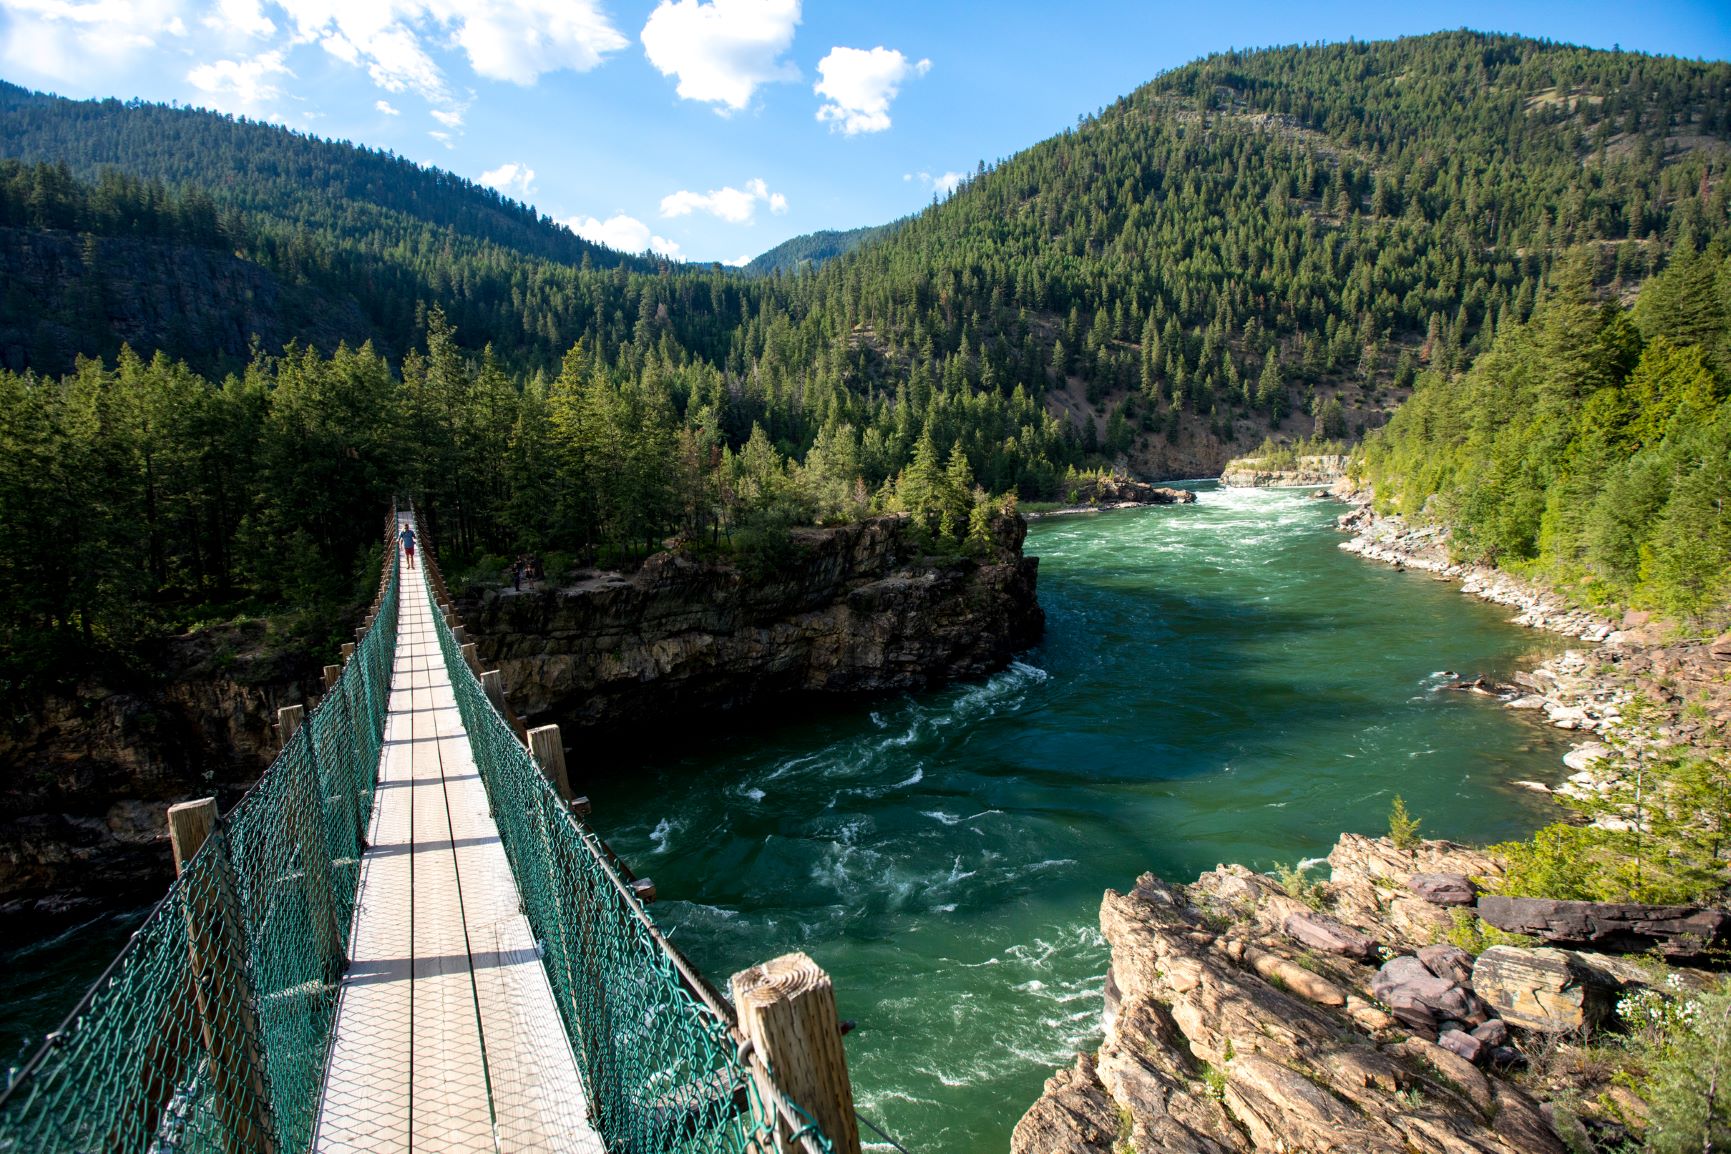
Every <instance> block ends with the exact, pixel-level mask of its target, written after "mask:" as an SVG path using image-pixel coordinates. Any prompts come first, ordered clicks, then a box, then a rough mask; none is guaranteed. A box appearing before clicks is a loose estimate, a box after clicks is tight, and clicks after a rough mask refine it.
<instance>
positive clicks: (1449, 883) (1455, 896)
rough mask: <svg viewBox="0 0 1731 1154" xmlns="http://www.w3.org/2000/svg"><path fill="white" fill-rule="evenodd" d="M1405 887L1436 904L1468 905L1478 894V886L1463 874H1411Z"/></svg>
mask: <svg viewBox="0 0 1731 1154" xmlns="http://www.w3.org/2000/svg"><path fill="white" fill-rule="evenodd" d="M1406 888H1407V889H1409V890H1411V891H1412V892H1413V893H1415V894H1417V895H1418V896H1419V897H1421V898H1423V899H1424V900H1425V901H1427V902H1430V903H1431V904H1432V905H1438V906H1470V905H1472V904H1473V899H1475V898H1477V897H1478V896H1479V887H1478V886H1476V885H1474V884H1473V881H1472V879H1471V878H1469V877H1467V876H1466V875H1465V874H1413V875H1412V876H1411V877H1409V878H1407V879H1406Z"/></svg>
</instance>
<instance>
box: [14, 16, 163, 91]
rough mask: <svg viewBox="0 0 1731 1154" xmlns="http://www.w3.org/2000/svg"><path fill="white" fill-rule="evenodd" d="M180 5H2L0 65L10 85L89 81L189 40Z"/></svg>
mask: <svg viewBox="0 0 1731 1154" xmlns="http://www.w3.org/2000/svg"><path fill="white" fill-rule="evenodd" d="M185 8H186V3H185V2H184V0H86V2H79V0H0V12H4V13H5V15H6V34H5V36H3V37H0V62H4V64H5V65H6V70H7V72H8V73H9V74H10V78H11V79H14V80H16V79H18V78H19V76H20V75H24V76H44V77H51V78H53V79H56V80H80V79H87V78H88V76H89V74H90V73H92V72H107V71H112V70H113V69H115V68H118V67H122V66H124V65H126V64H128V63H129V62H131V61H132V60H133V59H134V58H136V57H137V56H139V55H141V54H143V53H146V52H149V51H151V50H153V49H156V48H158V47H160V45H161V37H162V36H163V35H164V34H167V35H169V36H172V37H175V38H177V39H178V38H180V37H184V36H185V35H186V34H187V28H186V21H185V20H183V19H182V18H181V13H182V12H183V11H184V10H185Z"/></svg>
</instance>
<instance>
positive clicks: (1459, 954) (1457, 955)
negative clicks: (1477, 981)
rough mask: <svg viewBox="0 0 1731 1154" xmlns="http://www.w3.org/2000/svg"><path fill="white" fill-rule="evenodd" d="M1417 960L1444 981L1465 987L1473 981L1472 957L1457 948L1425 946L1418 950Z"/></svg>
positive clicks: (1439, 945)
mask: <svg viewBox="0 0 1731 1154" xmlns="http://www.w3.org/2000/svg"><path fill="white" fill-rule="evenodd" d="M1418 960H1419V961H1420V962H1421V963H1422V964H1423V965H1424V968H1425V969H1427V970H1429V971H1430V972H1431V973H1433V974H1435V975H1436V976H1437V977H1439V978H1442V979H1443V980H1445V981H1450V982H1454V983H1455V984H1457V985H1466V984H1468V983H1470V982H1471V981H1472V980H1473V956H1472V955H1471V954H1469V953H1467V952H1466V951H1465V950H1463V949H1461V948H1460V947H1459V946H1448V945H1442V944H1440V943H1439V944H1437V945H1434V946H1425V947H1423V948H1422V949H1420V950H1419V952H1418Z"/></svg>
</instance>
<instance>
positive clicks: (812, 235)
mask: <svg viewBox="0 0 1731 1154" xmlns="http://www.w3.org/2000/svg"><path fill="white" fill-rule="evenodd" d="M894 227H895V225H893V224H876V225H868V226H866V227H865V228H850V229H846V230H843V231H837V230H835V229H824V230H823V231H821V232H808V233H806V234H805V235H804V236H796V237H794V238H793V239H792V240H784V241H782V242H781V243H780V244H778V245H776V246H775V247H774V248H772V249H770V250H769V251H768V252H766V253H764V254H763V255H761V256H759V257H758V258H757V259H756V260H752V261H749V262H747V263H746V265H745V266H744V271H745V272H747V273H749V274H750V275H752V276H767V275H769V274H770V273H777V272H808V271H810V270H811V269H814V268H817V267H819V266H820V265H822V264H824V263H825V262H826V261H831V260H834V259H835V258H836V257H838V256H845V255H846V254H847V253H850V252H852V251H853V250H854V249H856V248H858V247H859V246H860V245H862V244H865V243H866V242H867V241H871V240H876V239H877V238H878V237H880V236H883V235H884V234H885V233H887V232H889V231H890V230H891V229H893V228H894Z"/></svg>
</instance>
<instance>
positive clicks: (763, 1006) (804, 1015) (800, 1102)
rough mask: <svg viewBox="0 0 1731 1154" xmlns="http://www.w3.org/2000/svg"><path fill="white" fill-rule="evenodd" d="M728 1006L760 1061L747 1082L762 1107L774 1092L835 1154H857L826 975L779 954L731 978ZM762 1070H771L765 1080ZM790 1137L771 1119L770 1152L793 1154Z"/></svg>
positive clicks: (801, 959)
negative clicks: (805, 1115) (806, 1117)
mask: <svg viewBox="0 0 1731 1154" xmlns="http://www.w3.org/2000/svg"><path fill="white" fill-rule="evenodd" d="M733 1004H734V1005H735V1006H736V1007H737V1008H738V1010H739V1029H740V1032H741V1033H743V1034H744V1035H745V1037H746V1039H747V1040H748V1041H750V1042H751V1043H752V1046H753V1048H754V1049H755V1050H756V1052H757V1057H758V1058H759V1059H760V1060H759V1061H754V1062H753V1063H752V1075H753V1076H754V1077H755V1078H756V1079H757V1080H758V1084H759V1088H760V1090H761V1093H762V1097H763V1100H764V1101H765V1102H766V1103H772V1102H774V1101H775V1100H776V1090H777V1088H778V1087H779V1089H780V1092H781V1093H782V1094H784V1095H786V1096H787V1098H788V1099H790V1100H791V1101H792V1102H793V1103H794V1104H795V1105H797V1106H799V1107H800V1108H801V1109H802V1110H805V1111H808V1112H809V1113H810V1114H811V1118H812V1121H814V1122H816V1123H817V1125H818V1128H819V1129H821V1130H822V1131H823V1132H824V1136H825V1137H827V1138H828V1139H829V1140H830V1145H831V1146H832V1147H833V1148H834V1149H835V1152H836V1154H860V1142H859V1124H858V1123H857V1122H856V1121H855V1120H854V1112H853V1084H852V1083H851V1082H850V1081H849V1080H848V1075H847V1054H846V1053H845V1052H844V1051H843V1050H842V1044H841V1022H840V1020H839V1019H838V1018H837V1017H836V1012H835V987H834V986H833V985H832V984H831V983H830V979H829V975H828V974H826V973H824V972H823V969H822V968H821V967H820V966H818V964H817V963H816V962H814V961H812V960H811V959H810V958H809V957H807V956H806V955H804V954H783V955H782V956H781V957H779V958H776V959H774V960H773V961H768V962H764V963H763V964H762V965H757V966H753V967H751V968H750V969H749V970H741V971H740V972H739V973H737V974H735V975H733ZM770 1070H774V1071H775V1077H774V1079H773V1080H772V1079H771V1078H770V1076H769V1073H768V1071H770ZM772 1108H773V1107H772ZM793 1133H794V1131H793V1129H792V1128H791V1127H789V1126H788V1124H787V1121H786V1119H777V1123H776V1148H777V1150H778V1151H780V1152H781V1154H798V1152H799V1150H800V1145H799V1144H798V1143H797V1142H795V1141H793Z"/></svg>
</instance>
